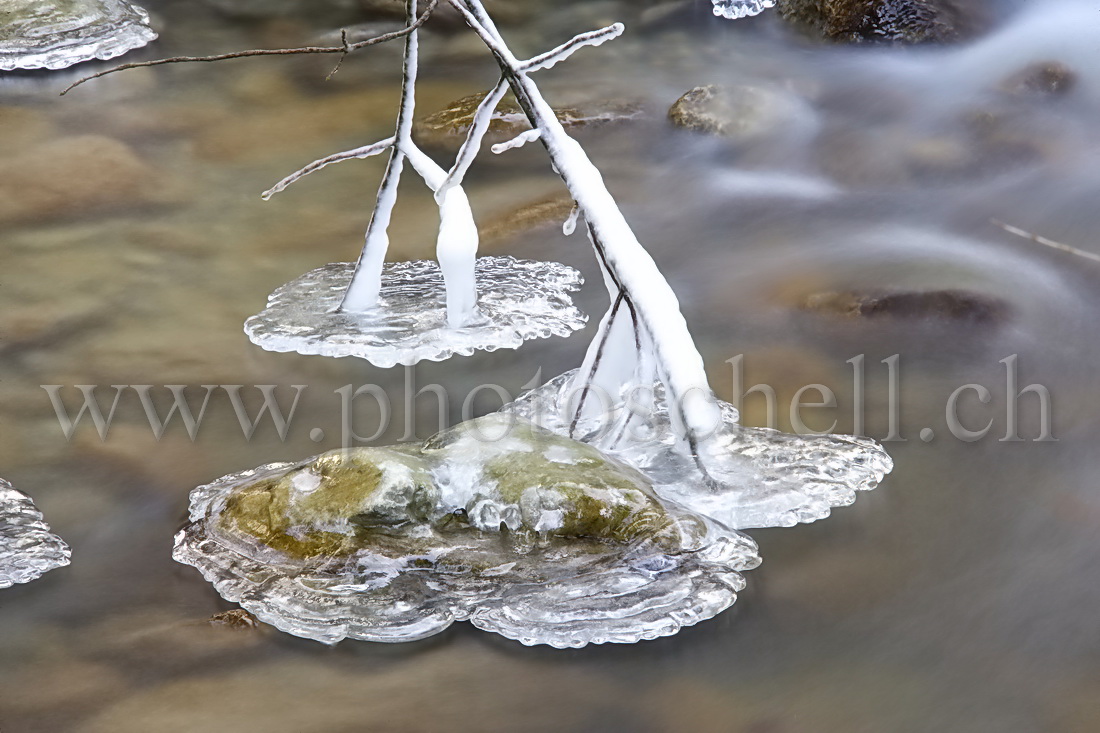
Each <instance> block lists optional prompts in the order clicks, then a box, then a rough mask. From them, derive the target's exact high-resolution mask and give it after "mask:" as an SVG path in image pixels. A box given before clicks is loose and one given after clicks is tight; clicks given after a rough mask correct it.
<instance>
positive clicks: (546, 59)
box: [517, 23, 626, 72]
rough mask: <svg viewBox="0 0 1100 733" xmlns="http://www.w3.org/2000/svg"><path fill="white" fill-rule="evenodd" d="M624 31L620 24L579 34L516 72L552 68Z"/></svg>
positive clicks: (525, 64)
mask: <svg viewBox="0 0 1100 733" xmlns="http://www.w3.org/2000/svg"><path fill="white" fill-rule="evenodd" d="M624 30H626V26H624V25H623V24H622V23H613V24H611V25H609V26H607V27H606V28H601V29H599V30H598V31H590V32H588V33H581V34H580V35H579V36H576V37H575V38H573V39H572V40H571V41H568V42H566V43H563V44H562V45H560V46H558V47H557V48H555V49H553V50H551V51H547V52H546V53H544V54H539V55H538V56H535V57H534V58H532V59H528V60H527V61H524V62H523V63H522V64H520V65H519V68H518V69H517V71H523V72H531V71H541V70H542V69H549V68H552V67H554V66H556V65H557V64H559V63H561V62H562V61H565V60H566V59H567V58H569V57H570V56H572V55H573V54H574V53H576V52H577V51H578V50H579V49H582V48H584V47H585V46H600V45H603V44H604V43H607V42H608V41H610V40H612V39H615V38H618V37H619V36H621V35H622V34H623V31H624Z"/></svg>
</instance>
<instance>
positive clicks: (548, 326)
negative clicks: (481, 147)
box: [244, 257, 588, 368]
mask: <svg viewBox="0 0 1100 733" xmlns="http://www.w3.org/2000/svg"><path fill="white" fill-rule="evenodd" d="M354 269H355V266H354V265H353V264H350V263H336V264H331V265H326V266H325V267H322V268H319V269H317V270H314V271H312V272H309V273H307V274H305V275H303V276H302V277H300V278H298V279H297V280H294V281H292V282H289V283H287V284H286V285H284V286H282V287H281V288H279V289H278V290H276V291H275V292H274V293H272V295H271V297H270V298H269V299H268V303H267V308H266V309H264V311H263V312H261V313H260V314H258V315H256V316H253V317H252V318H249V319H248V321H246V322H245V327H244V330H245V333H247V334H248V337H249V338H250V339H251V340H252V342H253V343H255V344H256V345H257V346H260V347H262V348H264V349H267V350H268V351H296V352H298V353H301V354H318V355H321V356H335V357H342V356H358V357H360V358H363V359H366V360H367V361H369V362H370V363H372V364H374V365H375V366H379V367H383V368H387V367H392V366H394V365H396V364H415V363H416V362H418V361H422V360H429V361H442V360H444V359H447V358H449V357H451V356H453V355H456V354H459V355H463V356H468V355H470V354H472V353H473V352H474V351H477V350H482V351H495V350H496V349H515V348H518V347H519V346H520V345H521V344H522V343H523V342H524V341H526V340H528V339H534V338H549V337H550V336H568V335H569V334H570V333H572V332H573V331H576V330H578V329H581V328H583V327H584V325H585V323H586V322H587V320H588V319H587V317H586V316H585V315H584V314H583V313H581V312H580V311H579V310H578V309H577V308H576V307H575V306H574V305H573V301H572V299H571V298H570V296H569V293H571V292H573V291H575V290H578V289H579V288H580V286H581V283H582V282H583V279H582V278H581V275H580V273H579V272H577V271H576V270H574V269H573V268H571V267H567V266H565V265H561V264H558V263H556V262H534V261H531V260H518V259H515V258H513V257H482V258H480V259H478V260H477V265H476V269H475V277H476V279H477V290H478V300H477V310H478V314H477V316H476V317H475V318H474V320H473V322H471V323H469V324H467V325H466V326H463V327H461V328H452V327H450V326H448V325H447V301H446V290H445V288H444V283H443V274H442V272H441V271H440V269H439V265H437V264H436V263H435V262H432V261H429V260H418V261H414V262H396V263H390V264H387V265H386V267H385V271H384V272H383V274H382V290H381V293H380V296H379V303H378V306H377V307H376V308H374V309H373V310H371V311H370V312H368V313H348V312H343V311H341V310H340V303H341V301H342V300H343V297H344V293H345V291H346V290H347V288H348V284H349V283H350V282H351V276H352V273H353V272H354Z"/></svg>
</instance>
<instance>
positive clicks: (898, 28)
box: [779, 0, 978, 43]
mask: <svg viewBox="0 0 1100 733" xmlns="http://www.w3.org/2000/svg"><path fill="white" fill-rule="evenodd" d="M779 10H780V13H781V14H782V15H783V17H785V18H787V19H788V20H791V21H794V22H796V23H798V24H800V25H802V26H804V27H807V28H809V29H812V30H813V31H815V32H817V33H819V34H820V35H822V36H823V37H825V38H826V39H828V40H832V41H840V42H849V43H852V42H863V41H888V42H897V43H930V42H931V43H939V42H945V41H954V40H957V39H959V38H960V37H964V36H966V35H969V34H970V33H971V32H972V31H973V29H974V26H975V25H976V24H977V23H978V20H977V18H976V17H975V16H974V13H973V11H971V10H969V9H968V10H967V11H966V12H963V9H962V8H961V7H960V6H958V5H956V0H779Z"/></svg>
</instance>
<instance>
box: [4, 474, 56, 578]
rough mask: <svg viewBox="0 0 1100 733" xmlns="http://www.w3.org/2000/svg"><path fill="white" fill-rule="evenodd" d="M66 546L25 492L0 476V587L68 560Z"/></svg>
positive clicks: (33, 575) (48, 569) (38, 574)
mask: <svg viewBox="0 0 1100 733" xmlns="http://www.w3.org/2000/svg"><path fill="white" fill-rule="evenodd" d="M69 555H70V552H69V546H68V545H67V544H65V541H64V540H62V539H61V538H60V537H58V536H57V535H55V534H53V533H52V532H50V528H49V525H47V524H46V522H45V520H43V518H42V513H41V512H40V511H38V509H37V508H36V507H35V506H34V502H33V501H31V498H30V497H29V496H27V495H26V494H23V493H21V492H19V491H16V490H15V489H14V488H12V485H11V484H9V483H8V482H7V481H5V480H4V479H0V588H7V587H9V586H11V585H14V584H15V583H27V582H30V581H32V580H34V579H35V578H38V577H39V576H41V575H42V574H43V573H46V572H48V571H50V570H53V569H54V568H59V567H62V566H63V565H68V564H69Z"/></svg>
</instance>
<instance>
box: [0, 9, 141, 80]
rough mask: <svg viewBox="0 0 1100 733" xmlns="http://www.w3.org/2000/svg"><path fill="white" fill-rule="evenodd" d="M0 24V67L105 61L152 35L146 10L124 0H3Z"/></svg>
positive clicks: (51, 66)
mask: <svg viewBox="0 0 1100 733" xmlns="http://www.w3.org/2000/svg"><path fill="white" fill-rule="evenodd" d="M0 26H2V27H0V71H11V70H14V69H64V68H66V67H69V66H72V65H73V64H78V63H80V62H82V61H91V60H93V59H99V60H101V61H106V60H107V59H112V58H115V57H116V56H121V55H122V54H124V53H126V52H128V51H132V50H133V49H135V48H141V47H142V46H144V45H145V44H147V43H149V42H150V41H152V40H154V39H155V38H156V37H157V34H156V33H155V32H154V31H153V29H152V28H150V27H149V13H147V12H146V11H145V9H144V8H141V7H138V6H137V5H133V4H131V3H129V2H126V0H66V2H43V0H4V2H3V3H2V10H0Z"/></svg>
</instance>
